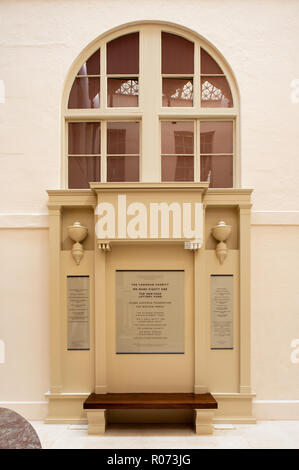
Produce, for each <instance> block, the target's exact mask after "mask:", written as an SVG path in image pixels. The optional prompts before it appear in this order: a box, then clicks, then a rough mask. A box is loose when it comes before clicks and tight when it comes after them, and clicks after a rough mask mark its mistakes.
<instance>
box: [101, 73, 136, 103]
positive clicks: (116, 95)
mask: <svg viewBox="0 0 299 470" xmlns="http://www.w3.org/2000/svg"><path fill="white" fill-rule="evenodd" d="M138 94H139V86H138V78H124V79H122V78H108V103H107V105H108V106H109V107H111V108H119V107H123V106H138Z"/></svg>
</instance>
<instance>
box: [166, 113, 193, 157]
mask: <svg viewBox="0 0 299 470" xmlns="http://www.w3.org/2000/svg"><path fill="white" fill-rule="evenodd" d="M161 136H162V152H161V153H163V154H193V153H194V123H193V121H162V122H161Z"/></svg>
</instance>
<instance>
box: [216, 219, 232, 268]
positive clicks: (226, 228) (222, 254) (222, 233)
mask: <svg viewBox="0 0 299 470" xmlns="http://www.w3.org/2000/svg"><path fill="white" fill-rule="evenodd" d="M231 230H232V228H231V225H226V223H225V222H224V220H220V222H218V225H216V226H215V227H213V228H212V235H213V237H214V238H215V240H217V241H218V242H219V243H217V246H216V256H217V258H218V259H219V262H220V264H223V262H224V260H225V258H226V257H227V254H228V249H227V245H226V243H225V241H226V240H227V239H228V237H229V236H230V234H231Z"/></svg>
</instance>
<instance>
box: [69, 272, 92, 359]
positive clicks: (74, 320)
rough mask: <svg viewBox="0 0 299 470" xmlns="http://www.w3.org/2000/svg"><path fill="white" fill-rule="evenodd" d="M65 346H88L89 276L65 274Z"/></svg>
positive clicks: (80, 347) (70, 347) (79, 347)
mask: <svg viewBox="0 0 299 470" xmlns="http://www.w3.org/2000/svg"><path fill="white" fill-rule="evenodd" d="M67 348H68V350H70V349H89V348H90V344H89V276H67Z"/></svg>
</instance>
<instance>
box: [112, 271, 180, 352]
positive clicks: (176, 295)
mask: <svg viewBox="0 0 299 470" xmlns="http://www.w3.org/2000/svg"><path fill="white" fill-rule="evenodd" d="M116 353H117V354H138V353H139V354H159V353H160V354H163V353H168V354H171V353H173V354H183V353H184V271H116Z"/></svg>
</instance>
